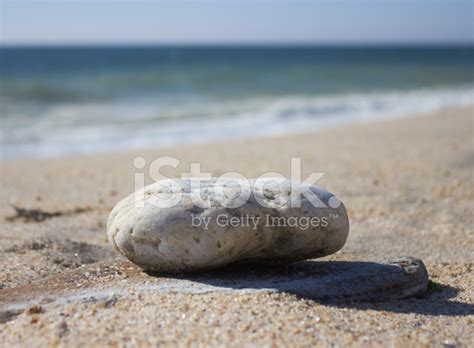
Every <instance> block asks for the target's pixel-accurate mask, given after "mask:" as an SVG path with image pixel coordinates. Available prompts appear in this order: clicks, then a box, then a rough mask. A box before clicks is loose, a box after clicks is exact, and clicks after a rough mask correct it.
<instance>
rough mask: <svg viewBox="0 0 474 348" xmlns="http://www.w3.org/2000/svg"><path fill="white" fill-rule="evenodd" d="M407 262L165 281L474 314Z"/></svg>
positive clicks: (400, 309)
mask: <svg viewBox="0 0 474 348" xmlns="http://www.w3.org/2000/svg"><path fill="white" fill-rule="evenodd" d="M409 259H410V260H415V261H417V262H419V264H418V265H417V266H418V268H416V269H415V268H410V267H401V266H400V264H396V263H376V262H361V261H303V262H298V263H293V264H289V265H282V266H272V267H269V266H261V267H255V266H252V267H250V266H246V265H229V266H227V267H225V268H222V269H219V270H215V271H211V272H205V273H198V274H180V275H169V274H166V276H167V277H170V278H174V279H179V280H186V281H190V282H193V283H199V284H205V285H208V286H211V287H215V288H216V290H222V289H227V290H241V291H245V290H249V291H255V290H270V291H275V292H283V293H288V294H293V295H296V296H297V297H298V298H301V299H306V300H313V301H316V302H319V303H322V304H325V305H329V306H335V307H341V308H357V309H361V310H377V311H389V312H395V313H418V314H424V315H434V316H438V315H452V316H466V315H473V314H474V305H472V304H468V303H463V302H459V301H450V299H451V298H453V297H455V296H456V294H457V293H458V292H459V290H458V289H456V288H454V287H451V286H448V285H443V284H437V283H434V282H431V281H429V280H428V276H427V274H426V269H425V267H424V265H423V264H422V263H421V261H419V260H416V259H411V258H409ZM147 274H149V275H151V276H159V277H161V276H163V274H162V273H156V272H147Z"/></svg>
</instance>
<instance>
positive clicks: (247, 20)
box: [0, 0, 474, 44]
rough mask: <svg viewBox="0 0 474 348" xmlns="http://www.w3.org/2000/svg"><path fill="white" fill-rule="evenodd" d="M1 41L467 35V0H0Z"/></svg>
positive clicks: (363, 39) (416, 39)
mask: <svg viewBox="0 0 474 348" xmlns="http://www.w3.org/2000/svg"><path fill="white" fill-rule="evenodd" d="M0 3H1V5H0V6H1V8H0V10H1V24H0V25H1V27H0V29H1V32H0V34H1V42H2V43H4V44H5V43H6V44H18V43H21V44H94V43H96V44H97V43H110V44H126V43H133V44H182V43H194V44H216V43H224V44H237V43H252V44H255V43H267V44H271V43H295V44H298V43H322V44H330V43H385V44H390V43H440V42H441V43H466V42H468V43H471V44H472V43H474V33H473V22H474V18H473V17H474V15H473V11H474V9H473V0H313V1H309V0H307V1H304V0H274V1H270V0H253V1H250V0H240V1H239V0H220V1H217V0H214V1H212V0H194V1H190V0H188V1H185V0H174V1H160V0H156V1H152V0H148V1H145V0H134V1H130V0H128V1H116V0H95V1H91V0H56V1H40V0H14V1H13V0H0Z"/></svg>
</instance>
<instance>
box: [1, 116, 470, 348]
mask: <svg viewBox="0 0 474 348" xmlns="http://www.w3.org/2000/svg"><path fill="white" fill-rule="evenodd" d="M125 141H126V140H125ZM58 146H59V145H58ZM136 156H143V157H144V158H145V159H146V161H147V164H149V163H150V162H151V160H152V159H154V158H157V157H160V156H173V157H176V158H178V159H179V160H180V161H181V163H180V165H179V166H178V167H177V168H176V169H171V168H167V169H166V170H164V171H163V172H164V174H166V175H167V176H179V174H180V173H184V172H188V171H189V163H190V162H200V163H201V170H202V171H203V172H211V173H212V174H213V175H215V176H219V175H221V174H223V173H225V172H227V171H234V172H239V173H241V174H243V175H245V176H247V177H257V176H259V175H261V174H263V173H265V172H268V171H273V172H279V173H282V174H284V175H286V176H290V174H291V173H290V159H291V157H293V156H297V157H301V160H302V175H303V178H304V177H306V176H307V175H308V174H309V173H311V172H324V173H325V176H324V177H323V178H322V179H321V180H320V181H319V182H318V184H319V185H321V186H323V187H325V188H327V189H328V190H330V191H331V192H334V193H335V194H337V195H338V196H339V197H340V198H341V199H342V200H343V202H344V203H345V205H346V207H347V208H348V212H349V219H350V222H351V231H350V234H349V238H348V241H347V243H346V246H345V247H344V248H343V249H342V250H341V251H340V252H338V253H337V254H335V255H332V256H330V257H326V258H324V261H329V260H331V261H370V260H384V259H387V258H391V257H394V256H400V255H409V256H414V257H418V258H420V259H422V260H423V261H424V262H425V264H426V266H427V269H428V273H429V276H430V279H431V283H430V287H429V291H428V293H427V294H426V295H425V296H423V297H421V298H412V299H407V300H392V301H388V302H387V301H386V302H377V303H350V302H348V303H339V304H337V305H336V304H327V303H326V304H324V303H318V302H315V301H312V300H310V299H308V298H304V297H299V296H297V295H295V294H291V293H286V292H274V291H266V290H261V289H260V290H258V289H251V290H248V289H247V290H248V291H246V290H245V289H243V290H242V289H240V290H239V289H238V286H235V287H229V288H227V289H222V288H219V289H214V288H212V286H210V285H209V284H199V283H193V284H191V285H190V284H187V285H186V286H185V287H183V288H181V287H180V286H178V287H176V286H174V287H173V286H171V287H170V286H169V284H175V285H176V284H178V283H176V282H177V280H173V279H172V278H168V277H167V276H160V275H149V274H146V273H143V272H141V271H140V270H139V269H137V268H136V267H135V266H133V265H132V264H130V263H129V262H128V261H126V260H124V259H123V258H120V255H119V254H118V253H116V252H115V251H113V250H112V248H111V246H110V245H109V243H108V241H107V238H106V221H107V216H108V213H109V211H110V209H111V208H112V207H113V205H114V204H115V203H116V202H117V201H118V200H120V199H121V198H123V197H124V196H126V195H128V194H129V193H131V192H133V191H134V173H135V172H134V167H133V165H132V163H133V159H134V158H135V157H136ZM147 168H148V167H145V169H144V170H143V171H144V172H146V171H147ZM146 181H147V183H150V182H151V178H150V177H148V175H147V180H146ZM1 190H2V192H1V197H2V202H1V209H0V220H1V233H0V250H1V253H0V342H2V346H5V347H10V346H20V345H21V346H43V345H50V346H67V347H70V346H103V345H111V346H122V345H128V346H132V345H135V344H139V345H147V344H150V345H157V344H164V345H173V344H181V345H185V346H188V345H189V346H209V345H211V346H243V345H250V346H257V347H262V346H307V347H313V346H330V345H336V346H347V345H349V344H353V345H357V346H364V347H365V346H379V345H382V344H383V345H384V346H395V347H406V346H420V345H421V346H427V345H433V346H443V345H459V346H469V344H470V343H469V342H471V344H472V342H473V341H474V325H473V324H474V275H473V272H472V268H473V262H474V254H473V249H474V233H473V232H474V231H473V230H474V221H473V220H474V218H473V211H474V108H472V107H466V108H458V109H449V110H444V111H442V112H438V113H435V114H429V115H428V114H425V115H417V116H415V117H407V118H400V119H392V120H384V121H377V122H372V123H366V124H356V125H346V126H343V127H339V128H334V129H330V130H322V131H319V132H312V133H306V134H301V135H288V136H282V137H273V138H262V139H253V140H238V141H229V142H226V143H219V144H207V145H194V146H187V147H180V148H173V149H160V150H147V151H136V152H133V153H127V154H107V155H94V156H70V157H67V158H61V159H45V160H18V161H8V162H3V163H2V170H1ZM14 207H16V208H17V210H15V209H14ZM221 272H227V276H228V277H229V276H231V274H232V272H234V270H233V269H232V268H229V269H228V270H227V271H226V270H224V271H221ZM240 272H242V270H240ZM249 272H252V270H249ZM271 272H275V271H274V270H272V271H271ZM229 274H230V275H229ZM221 275H222V273H221ZM180 281H181V280H180ZM180 284H181V283H180ZM211 285H212V284H211ZM183 289H184V290H183Z"/></svg>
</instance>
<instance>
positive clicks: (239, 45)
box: [0, 41, 474, 48]
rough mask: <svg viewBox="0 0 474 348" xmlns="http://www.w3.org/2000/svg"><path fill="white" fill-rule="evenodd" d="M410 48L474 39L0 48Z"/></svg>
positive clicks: (471, 44)
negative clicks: (453, 40)
mask: <svg viewBox="0 0 474 348" xmlns="http://www.w3.org/2000/svg"><path fill="white" fill-rule="evenodd" d="M129 47H136V48H161V47H162V48H247V47H248V48H279V47H281V48H287V47H288V48H289V47H295V48H299V47H301V48H306V47H308V48H310V47H314V48H317V47H321V48H326V47H327V48H331V47H334V48H337V47H354V48H357V47H361V48H405V47H406V48H410V47H413V48H415V47H425V48H429V47H433V48H436V47H452V48H474V42H443V41H439V42H434V41H433V42H431V41H424V42H422V41H420V42H333V43H329V42H231V43H229V42H140V43H138V42H133V43H132V42H89V43H86V42H72V43H71V42H57V43H33V42H16V43H3V42H0V48H129Z"/></svg>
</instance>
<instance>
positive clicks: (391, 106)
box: [0, 47, 474, 158]
mask: <svg viewBox="0 0 474 348" xmlns="http://www.w3.org/2000/svg"><path fill="white" fill-rule="evenodd" d="M0 57H1V61H0V63H1V64H0V76H1V85H0V102H1V110H0V111H1V121H2V133H1V141H2V156H3V157H4V158H15V157H40V156H55V155H62V154H67V153H90V152H96V151H114V150H122V149H130V148H140V147H148V146H169V145H175V144H182V143H190V142H203V141H213V140H219V139H227V138H231V137H247V136H258V135H265V134H280V133H284V132H292V131H301V130H308V129H319V128H323V127H327V126H331V125H334V124H339V123H341V122H354V121H361V120H369V119H374V118H380V117H386V116H397V115H402V114H407V113H412V112H418V111H431V110H436V109H439V108H442V107H447V106H455V105H465V104H470V103H473V96H474V94H473V91H474V65H473V58H474V48H473V47H397V48H374V47H372V48H370V47H227V48H226V47H221V48H215V47H214V48H212V47H160V48H158V47H155V48H154V47H141V48H140V47H115V48H113V47H109V48H98V47H95V48H85V47H77V48H5V47H4V48H1V49H0Z"/></svg>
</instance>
